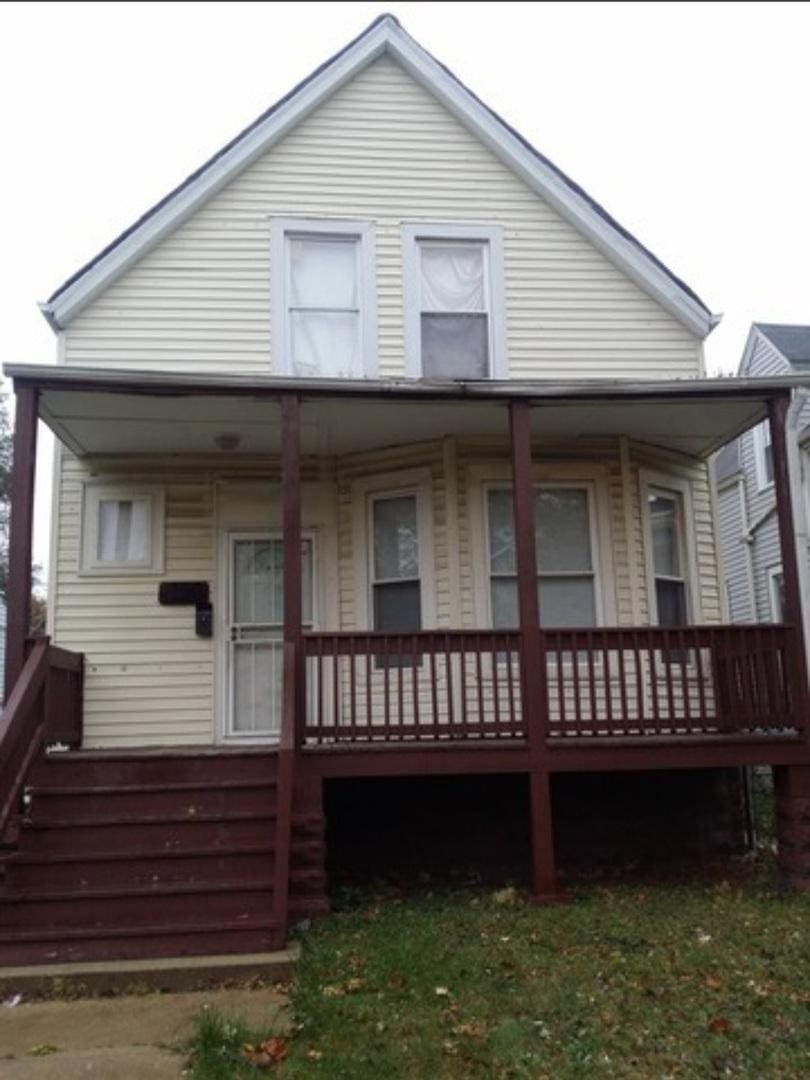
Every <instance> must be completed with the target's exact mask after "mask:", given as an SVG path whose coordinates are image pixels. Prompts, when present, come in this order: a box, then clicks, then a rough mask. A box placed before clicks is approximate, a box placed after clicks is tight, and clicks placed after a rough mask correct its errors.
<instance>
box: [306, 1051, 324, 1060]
mask: <svg viewBox="0 0 810 1080" xmlns="http://www.w3.org/2000/svg"><path fill="white" fill-rule="evenodd" d="M307 1057H308V1058H309V1060H310V1061H320V1060H321V1058H322V1057H323V1051H322V1050H307Z"/></svg>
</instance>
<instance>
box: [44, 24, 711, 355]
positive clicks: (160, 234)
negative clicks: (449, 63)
mask: <svg viewBox="0 0 810 1080" xmlns="http://www.w3.org/2000/svg"><path fill="white" fill-rule="evenodd" d="M386 52H387V53H389V54H390V55H391V56H392V57H393V58H394V59H395V60H397V61H398V62H399V63H400V64H401V65H402V67H403V68H404V69H405V70H406V71H407V72H408V73H409V74H410V75H411V76H412V77H413V78H414V79H415V80H416V81H417V82H418V83H419V84H420V85H422V86H423V87H424V88H425V89H426V90H428V92H430V93H431V94H432V95H433V96H434V97H435V98H436V99H437V100H438V101H440V102H441V103H442V104H443V105H444V106H445V108H447V109H448V110H449V111H450V112H451V113H452V114H453V115H454V116H455V117H456V118H457V119H458V120H459V121H460V122H461V123H462V124H464V126H465V127H466V128H467V129H468V130H469V131H471V132H472V134H473V135H475V136H476V137H477V138H478V139H479V140H480V141H481V142H482V143H483V144H484V145H485V146H487V147H488V148H489V149H490V150H491V151H492V152H493V153H494V154H495V155H496V156H497V157H498V158H499V159H500V160H502V161H503V162H504V164H506V165H507V166H508V167H509V168H510V169H512V170H513V171H514V172H515V173H517V175H518V176H520V177H521V178H522V179H523V180H524V181H525V182H526V183H527V184H528V185H529V186H530V187H531V188H532V190H534V191H535V192H537V194H539V195H540V196H541V197H542V198H543V199H545V200H546V201H547V202H548V203H549V204H550V205H551V206H552V207H553V208H554V209H555V210H556V211H557V212H558V213H559V214H560V215H561V216H562V217H564V218H565V219H566V220H567V221H569V222H570V223H571V224H572V225H573V226H574V228H576V229H577V231H578V232H580V233H581V234H582V235H583V236H585V237H586V238H587V239H588V240H589V241H590V242H591V243H592V244H593V245H594V247H596V248H597V249H598V250H599V251H601V252H602V253H603V254H604V255H605V256H606V257H607V258H608V259H610V261H611V262H613V263H614V265H616V266H617V267H619V269H621V270H622V271H623V272H624V273H626V274H627V276H628V277H630V278H631V280H633V281H634V282H635V283H636V284H637V285H638V286H639V287H640V288H642V289H643V290H644V291H645V292H646V293H648V295H650V296H652V298H653V299H655V300H656V301H658V303H660V304H661V305H662V307H664V308H665V309H666V310H667V311H669V312H670V314H671V315H673V316H674V317H675V318H676V319H677V320H678V321H679V322H680V323H682V324H683V325H684V326H685V327H686V328H687V329H688V330H689V331H691V332H692V333H693V334H695V335H697V336H698V337H701V338H703V337H705V336H706V335H707V334H708V333H709V332H710V331H711V330H712V329H713V328H714V327H715V326H716V325H717V323H718V322H719V321H720V320H719V316H716V315H711V314H709V313H708V312H707V311H705V310H704V308H703V307H702V306H701V305H700V304H698V303H697V302H696V301H695V300H694V299H693V298H692V297H691V296H690V295H689V294H688V293H687V292H685V291H684V290H683V289H681V288H679V286H678V284H677V283H676V282H675V281H673V280H672V278H670V277H669V275H668V274H666V273H665V272H664V271H663V270H662V269H661V268H660V267H659V266H658V265H657V264H656V263H655V262H654V261H653V260H652V259H651V258H650V257H649V256H647V255H646V254H645V253H644V252H643V251H642V250H641V249H640V248H639V247H637V246H636V244H634V243H633V242H631V241H630V240H628V239H627V238H626V237H624V236H622V235H621V233H620V232H618V230H617V229H615V228H614V227H613V226H612V225H611V224H610V223H609V222H608V221H606V220H605V219H604V218H603V217H602V216H601V215H600V214H599V213H597V212H596V210H594V208H593V207H592V206H591V205H590V204H589V202H588V201H587V200H586V199H584V198H583V197H582V196H581V195H579V194H578V193H577V192H576V191H574V190H573V189H572V188H571V187H569V185H568V184H567V183H566V182H565V181H564V180H563V179H562V178H561V177H560V176H559V175H558V174H557V173H556V172H555V171H554V170H553V169H552V168H550V167H549V166H548V165H546V164H545V162H543V161H542V160H541V159H540V158H538V157H537V156H536V155H535V154H534V153H532V152H531V151H530V150H529V149H527V147H526V146H524V145H523V143H522V142H521V141H520V139H518V137H517V136H516V135H514V134H513V133H512V132H511V131H510V130H509V129H508V128H507V127H506V126H505V125H504V124H503V123H502V122H501V121H499V120H497V119H496V118H495V117H494V116H493V115H492V114H491V113H490V112H489V111H488V110H487V109H486V108H485V107H484V106H483V105H482V104H481V103H480V102H479V101H477V100H476V99H475V98H474V97H473V95H472V94H471V93H470V92H469V91H468V90H466V89H465V88H464V87H463V86H462V85H461V84H460V83H459V82H458V81H457V80H456V79H454V78H453V77H452V76H450V75H449V74H448V73H447V72H446V71H445V70H444V69H443V68H442V67H441V65H440V64H439V63H438V62H437V61H436V60H434V59H433V57H431V56H430V55H429V54H428V53H427V52H426V51H425V50H424V49H423V48H422V47H421V46H420V45H418V44H417V43H416V42H415V41H414V40H413V39H412V38H411V37H410V36H409V35H408V34H406V33H405V32H404V31H403V30H402V29H401V28H400V27H399V26H398V25H397V24H396V23H395V22H394V21H393V20H389V19H386V20H384V21H383V22H381V23H380V24H379V25H378V26H376V27H374V28H373V29H372V30H371V31H370V32H369V33H368V35H367V36H366V37H363V38H361V39H360V40H359V41H357V42H356V44H355V45H353V46H352V47H351V48H350V49H348V50H347V51H346V52H345V53H344V54H343V55H342V56H341V57H339V59H337V60H335V61H334V62H333V63H331V64H330V65H329V67H328V68H326V69H325V70H324V71H322V72H321V73H320V74H319V75H316V76H315V77H314V78H312V79H311V80H310V81H309V82H308V83H307V84H306V85H305V86H303V87H302V88H301V90H300V91H299V92H298V93H297V94H295V96H294V97H292V98H290V100H289V101H287V102H286V103H285V104H284V105H282V106H280V107H279V108H278V109H276V110H275V111H274V112H273V113H272V114H271V115H270V116H269V117H268V118H267V119H266V120H265V121H264V122H263V123H262V124H259V125H258V126H257V127H256V128H255V129H254V130H253V131H251V132H250V133H249V134H248V135H246V136H245V137H244V138H243V139H241V140H240V141H239V142H238V143H237V144H236V145H235V146H233V147H232V148H231V149H230V150H229V151H228V153H227V154H224V155H223V156H222V157H221V158H220V159H219V160H218V161H216V162H215V163H214V164H212V165H211V166H210V167H209V168H208V169H206V170H205V172H204V173H203V174H202V175H201V176H199V177H197V179H196V180H194V181H193V182H192V183H190V184H189V185H188V186H187V187H185V188H183V190H182V191H180V192H178V193H177V195H176V196H175V197H174V198H173V199H171V200H170V201H169V202H168V203H166V205H165V206H163V207H161V209H160V210H158V211H157V212H156V213H155V214H153V215H152V217H150V218H149V219H148V220H147V221H145V222H144V223H143V225H142V226H141V227H140V228H138V229H136V230H135V231H134V232H133V233H132V234H131V235H130V236H128V237H127V238H126V239H125V240H123V241H121V243H120V244H118V245H116V247H115V248H113V250H112V251H110V252H109V254H108V255H106V256H105V257H104V258H103V259H101V260H99V262H98V263H96V264H95V265H94V266H93V267H91V268H90V269H89V270H88V271H87V273H85V274H83V275H82V276H81V277H80V278H79V279H77V280H76V281H75V282H74V283H73V284H72V285H71V286H70V287H69V288H68V289H66V290H65V291H64V292H63V293H62V294H61V295H60V296H58V297H57V298H56V299H55V300H54V301H53V303H51V304H43V305H41V308H42V312H43V314H44V315H45V318H46V319H47V320H48V322H49V323H50V324H51V326H52V327H53V328H54V329H61V328H63V327H64V326H65V325H66V324H67V323H68V322H70V320H71V319H72V318H73V317H74V316H75V315H77V314H78V312H79V311H80V310H81V309H82V308H83V307H84V306H85V305H86V304H87V303H89V302H90V301H91V300H92V299H93V298H94V297H95V296H97V295H98V294H99V293H100V292H101V291H102V290H103V289H105V288H106V287H107V286H108V285H109V284H111V282H112V281H113V280H115V278H117V277H118V276H119V275H120V274H122V273H123V272H124V271H125V270H127V269H128V268H129V267H130V266H131V265H132V264H133V263H134V262H136V261H137V260H138V259H140V258H141V257H142V256H143V255H144V254H145V253H146V252H147V251H149V250H150V249H151V248H153V247H154V246H155V245H156V244H158V243H159V242H160V241H161V240H162V239H163V238H164V237H165V236H167V235H168V234H169V233H170V232H172V231H173V230H174V229H176V228H177V227H178V225H180V224H181V223H182V222H183V221H185V220H186V219H187V218H188V217H189V216H190V215H191V214H193V213H194V212H195V211H196V210H197V209H198V207H199V206H201V205H202V203H204V202H205V201H206V200H207V199H209V198H210V197H211V196H212V195H214V194H216V192H218V191H220V190H221V189H222V188H223V187H224V186H225V185H226V184H227V183H229V182H230V181H231V180H232V179H233V178H234V176H236V175H237V174H238V173H239V172H240V171H241V170H242V169H244V168H245V167H246V166H248V165H250V164H251V163H252V162H253V161H255V160H256V159H257V158H258V157H260V156H261V155H262V154H263V153H265V152H266V151H267V150H268V149H269V148H270V147H271V146H272V145H273V144H274V143H275V142H277V141H278V140H279V139H281V138H283V137H284V135H286V134H287V132H288V131H289V130H290V129H291V128H292V127H294V126H295V125H296V124H298V123H299V122H300V121H301V120H302V119H303V118H304V117H305V116H306V115H307V114H308V113H309V112H311V111H312V110H313V109H315V108H317V107H318V105H320V104H321V103H322V102H323V101H324V100H325V99H326V98H327V97H329V96H330V95H332V94H333V93H334V92H335V91H336V90H337V89H339V88H340V87H341V86H342V85H343V84H344V83H346V82H348V81H349V79H351V78H352V77H353V76H354V75H356V74H357V72H358V71H360V70H361V69H362V68H364V67H365V66H366V65H368V64H370V63H372V62H373V61H374V60H376V59H377V58H378V57H379V56H381V55H382V54H383V53H386Z"/></svg>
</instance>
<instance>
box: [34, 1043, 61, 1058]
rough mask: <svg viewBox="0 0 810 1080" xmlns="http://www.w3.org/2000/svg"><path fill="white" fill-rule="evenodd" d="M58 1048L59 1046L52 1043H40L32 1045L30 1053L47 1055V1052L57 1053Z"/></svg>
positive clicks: (41, 1055)
mask: <svg viewBox="0 0 810 1080" xmlns="http://www.w3.org/2000/svg"><path fill="white" fill-rule="evenodd" d="M57 1049H58V1047H56V1046H53V1045H52V1044H51V1043H39V1045H38V1046H32V1047H31V1049H30V1050H29V1051H28V1053H29V1054H30V1055H31V1056H32V1057H45V1056H46V1055H47V1054H55V1053H56V1051H57Z"/></svg>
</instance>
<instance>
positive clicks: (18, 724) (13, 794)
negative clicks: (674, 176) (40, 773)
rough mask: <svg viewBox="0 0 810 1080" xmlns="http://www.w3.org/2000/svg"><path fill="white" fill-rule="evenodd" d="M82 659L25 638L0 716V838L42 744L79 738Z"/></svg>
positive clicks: (74, 743)
mask: <svg viewBox="0 0 810 1080" xmlns="http://www.w3.org/2000/svg"><path fill="white" fill-rule="evenodd" d="M83 677H84V657H83V656H82V655H81V654H80V653H72V652H68V651H67V650H66V649H60V648H57V647H56V646H54V645H51V644H50V641H49V639H48V638H47V637H41V638H35V639H33V640H32V641H31V642H29V646H28V650H27V657H26V660H25V664H24V665H23V669H22V672H21V673H20V676H19V678H18V679H17V681H16V683H15V685H14V687H13V688H12V690H11V693H10V694H9V696H8V700H7V702H6V706H5V708H4V709H3V711H2V714H0V842H2V841H3V840H4V838H5V837H6V833H7V830H8V828H9V825H10V824H11V823H12V821H13V819H14V816H15V813H16V812H17V810H18V808H19V805H20V800H21V797H22V793H23V791H24V789H25V784H26V781H27V779H28V776H29V774H30V772H31V770H32V768H33V766H34V764H35V763H36V761H37V758H38V757H39V756H40V755H41V754H42V753H44V751H45V748H46V747H47V746H49V745H52V744H55V743H61V744H64V745H67V746H78V745H80V743H81V738H82V686H83Z"/></svg>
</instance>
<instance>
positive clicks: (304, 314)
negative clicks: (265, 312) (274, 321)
mask: <svg viewBox="0 0 810 1080" xmlns="http://www.w3.org/2000/svg"><path fill="white" fill-rule="evenodd" d="M290 349H291V352H292V358H291V359H292V370H293V374H294V375H300V376H306V377H313V376H314V377H318V376H320V377H321V378H360V377H361V376H362V374H363V371H362V363H361V356H360V315H359V314H358V313H357V312H356V311H291V312H290Z"/></svg>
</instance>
